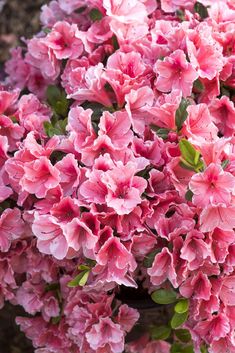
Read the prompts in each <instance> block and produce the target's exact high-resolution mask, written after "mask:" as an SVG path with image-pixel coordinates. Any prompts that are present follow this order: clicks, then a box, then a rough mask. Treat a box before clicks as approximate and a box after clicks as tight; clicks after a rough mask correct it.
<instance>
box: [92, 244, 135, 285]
mask: <svg viewBox="0 0 235 353" xmlns="http://www.w3.org/2000/svg"><path fill="white" fill-rule="evenodd" d="M96 261H97V264H98V266H97V269H95V270H96V271H98V270H100V269H103V270H104V271H105V280H106V281H108V282H112V281H116V282H117V283H119V284H125V282H126V279H125V277H126V274H127V272H128V271H131V272H133V271H134V270H135V268H136V266H137V264H136V262H135V259H134V257H133V255H132V254H131V253H130V252H129V251H128V250H127V249H126V247H125V246H124V245H123V244H122V243H121V242H120V239H119V238H117V237H110V238H109V239H108V240H106V242H105V243H104V245H103V246H102V247H101V248H100V250H99V252H98V254H97V256H96ZM129 285H130V284H129Z"/></svg>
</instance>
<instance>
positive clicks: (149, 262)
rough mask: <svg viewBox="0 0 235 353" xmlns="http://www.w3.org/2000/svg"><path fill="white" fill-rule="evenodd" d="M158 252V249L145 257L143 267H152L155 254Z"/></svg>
mask: <svg viewBox="0 0 235 353" xmlns="http://www.w3.org/2000/svg"><path fill="white" fill-rule="evenodd" d="M159 250H160V249H156V250H154V251H152V252H150V253H149V254H148V255H147V256H145V258H144V262H143V265H144V267H147V268H149V267H151V266H152V264H153V261H154V259H155V256H156V255H157V253H159Z"/></svg>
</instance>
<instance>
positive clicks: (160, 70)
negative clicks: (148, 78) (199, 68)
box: [155, 50, 198, 97]
mask: <svg viewBox="0 0 235 353" xmlns="http://www.w3.org/2000/svg"><path fill="white" fill-rule="evenodd" d="M155 70H156V73H157V74H158V77H157V80H156V88H157V89H158V90H159V91H161V92H166V93H167V92H170V91H172V90H175V89H179V90H181V91H182V95H183V96H184V97H187V96H190V94H191V92H192V87H193V82H194V81H195V80H196V79H197V77H198V74H197V72H196V71H195V70H194V68H193V67H192V65H191V64H190V63H189V62H188V61H187V60H186V56H185V54H184V52H183V51H182V50H176V51H175V52H174V53H172V54H171V55H169V56H168V57H166V59H164V61H161V60H158V61H157V63H156V66H155Z"/></svg>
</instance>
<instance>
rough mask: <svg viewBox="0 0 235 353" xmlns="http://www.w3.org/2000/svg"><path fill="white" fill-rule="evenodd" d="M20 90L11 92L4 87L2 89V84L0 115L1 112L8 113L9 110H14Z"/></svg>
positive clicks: (0, 90)
mask: <svg viewBox="0 0 235 353" xmlns="http://www.w3.org/2000/svg"><path fill="white" fill-rule="evenodd" d="M19 93H20V92H19V90H18V89H14V90H13V91H11V92H8V91H5V90H4V89H1V86H0V115H1V114H4V113H5V114H7V112H9V113H10V112H11V111H12V110H14V107H15V104H16V102H17V99H18V97H19Z"/></svg>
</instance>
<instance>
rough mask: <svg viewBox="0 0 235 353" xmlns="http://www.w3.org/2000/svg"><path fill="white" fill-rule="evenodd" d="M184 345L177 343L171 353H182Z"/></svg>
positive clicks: (173, 345)
mask: <svg viewBox="0 0 235 353" xmlns="http://www.w3.org/2000/svg"><path fill="white" fill-rule="evenodd" d="M182 347H183V346H182V344H180V343H178V342H175V343H173V344H172V346H171V350H170V353H181V352H182Z"/></svg>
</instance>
